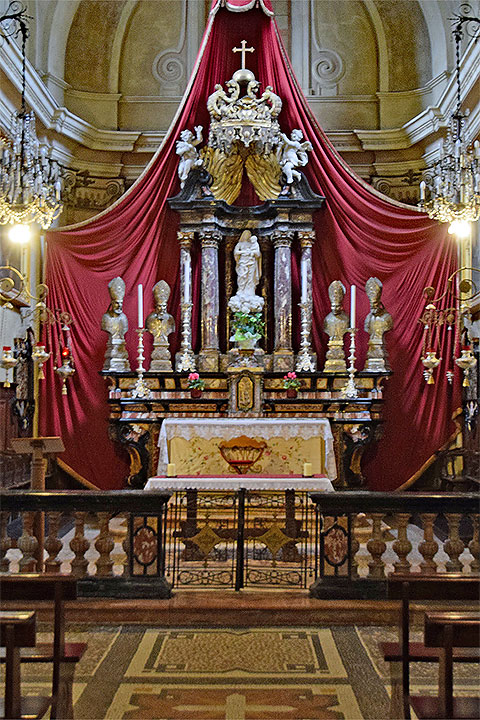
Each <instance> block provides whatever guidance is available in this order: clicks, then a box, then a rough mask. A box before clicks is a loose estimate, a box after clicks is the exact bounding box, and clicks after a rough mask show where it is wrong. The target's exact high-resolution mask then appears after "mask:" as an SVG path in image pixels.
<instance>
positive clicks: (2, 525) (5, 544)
mask: <svg viewBox="0 0 480 720" xmlns="http://www.w3.org/2000/svg"><path fill="white" fill-rule="evenodd" d="M9 516H10V513H8V512H5V511H3V512H0V572H8V570H9V567H10V560H9V559H8V558H7V552H8V551H9V550H10V548H11V547H13V540H12V538H11V537H9V535H8V530H7V526H8V518H9Z"/></svg>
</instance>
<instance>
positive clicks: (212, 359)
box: [198, 232, 220, 372]
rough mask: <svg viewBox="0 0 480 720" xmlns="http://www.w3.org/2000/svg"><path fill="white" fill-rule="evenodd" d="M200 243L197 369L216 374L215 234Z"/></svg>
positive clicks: (217, 350)
mask: <svg viewBox="0 0 480 720" xmlns="http://www.w3.org/2000/svg"><path fill="white" fill-rule="evenodd" d="M200 239H201V243H202V349H201V351H200V354H199V356H198V368H199V370H201V371H203V372H217V371H218V362H219V357H220V350H219V342H218V313H219V310H220V304H219V292H218V285H219V277H218V244H219V241H220V236H219V235H218V234H217V233H213V232H210V233H205V234H203V235H202V236H201V238H200Z"/></svg>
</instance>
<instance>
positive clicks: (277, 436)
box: [157, 418, 336, 489]
mask: <svg viewBox="0 0 480 720" xmlns="http://www.w3.org/2000/svg"><path fill="white" fill-rule="evenodd" d="M241 435H248V437H250V438H255V439H256V440H264V441H266V443H267V447H266V449H265V451H264V453H263V454H262V457H261V458H260V460H259V461H258V462H257V463H256V464H255V470H254V471H253V472H255V473H257V474H258V475H264V476H265V475H270V476H276V475H288V474H298V473H300V472H301V471H302V468H303V464H304V463H305V462H309V463H311V464H312V471H313V474H314V475H320V474H326V475H327V476H328V477H329V478H330V479H331V480H334V479H335V478H336V465H335V454H334V452H333V435H332V431H331V428H330V423H329V422H328V420H326V419H324V418H272V419H270V418H248V419H246V418H166V419H165V420H164V422H163V423H162V426H161V428H160V434H159V438H158V446H159V457H158V469H157V474H158V475H165V474H166V472H167V464H168V463H174V464H175V468H176V472H177V474H178V475H210V476H211V475H215V474H218V475H220V476H221V475H226V474H228V473H229V472H230V473H231V472H233V471H232V469H231V468H230V467H229V465H228V463H227V462H226V461H225V460H224V459H223V457H222V455H221V454H220V452H219V450H218V445H219V442H220V441H222V440H231V439H233V438H235V437H238V436H241ZM272 483H273V479H272ZM271 487H272V485H271ZM265 489H266V488H265Z"/></svg>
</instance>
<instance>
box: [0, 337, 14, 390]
mask: <svg viewBox="0 0 480 720" xmlns="http://www.w3.org/2000/svg"><path fill="white" fill-rule="evenodd" d="M17 363H18V358H16V357H15V356H14V354H13V351H12V348H11V347H10V346H9V345H4V346H3V352H2V357H1V358H0V366H1V367H2V368H3V369H4V370H6V371H7V374H6V380H5V382H4V383H3V386H4V387H10V384H11V383H10V380H9V377H8V376H9V372H10V370H13V368H14V367H15V366H16V364H17Z"/></svg>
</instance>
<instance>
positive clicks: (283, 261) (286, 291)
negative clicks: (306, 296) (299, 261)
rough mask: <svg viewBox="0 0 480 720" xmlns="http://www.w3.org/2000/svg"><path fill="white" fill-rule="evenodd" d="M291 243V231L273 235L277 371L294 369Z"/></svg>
mask: <svg viewBox="0 0 480 720" xmlns="http://www.w3.org/2000/svg"><path fill="white" fill-rule="evenodd" d="M291 245H292V234H291V233H288V232H277V233H275V235H274V236H273V246H274V248H275V269H274V315H275V317H274V323H275V349H274V353H273V370H274V371H275V372H283V371H288V370H293V350H292V253H291Z"/></svg>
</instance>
